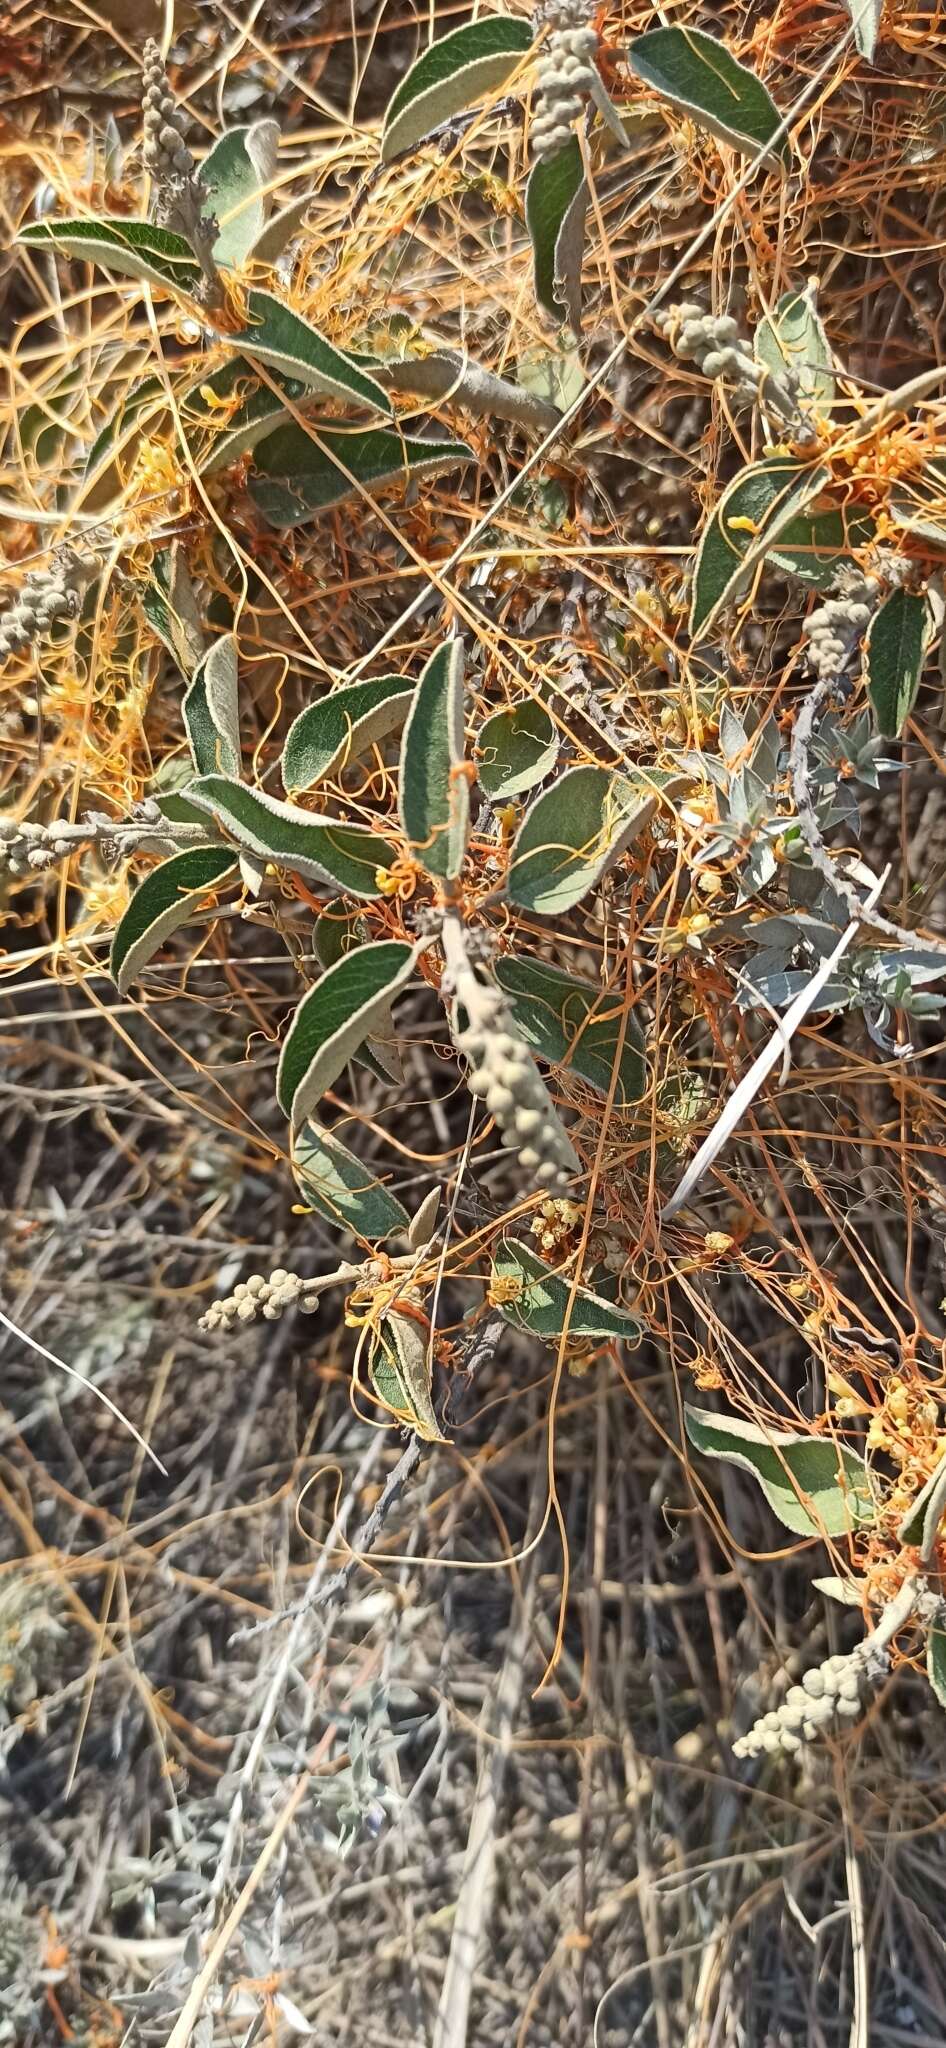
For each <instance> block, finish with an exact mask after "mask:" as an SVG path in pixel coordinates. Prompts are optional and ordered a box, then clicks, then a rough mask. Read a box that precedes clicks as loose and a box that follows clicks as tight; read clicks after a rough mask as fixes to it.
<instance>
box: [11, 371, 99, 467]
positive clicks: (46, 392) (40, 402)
mask: <svg viewBox="0 0 946 2048" xmlns="http://www.w3.org/2000/svg"><path fill="white" fill-rule="evenodd" d="M85 381H86V373H85V368H84V365H83V364H82V362H81V361H80V362H78V363H73V365H72V367H71V368H70V369H67V370H65V371H63V372H61V373H60V374H59V375H58V376H57V375H56V374H55V371H54V373H53V375H52V377H51V378H50V380H49V382H48V383H47V384H46V385H45V388H44V389H42V390H40V391H39V395H38V397H37V399H36V401H35V403H34V404H32V405H27V406H24V408H23V411H22V412H21V413H20V414H19V417H18V419H17V421H16V435H17V439H18V441H19V445H20V447H21V448H22V450H23V454H24V455H25V456H31V457H32V458H33V463H34V464H35V466H36V467H37V468H38V469H45V468H46V467H47V465H49V464H51V463H53V462H59V463H61V461H62V455H63V449H64V447H65V445H66V443H67V441H70V440H73V439H74V438H76V436H75V434H74V430H73V427H72V425H71V421H70V414H71V412H72V410H73V403H74V401H75V399H76V398H77V397H79V396H81V395H82V394H83V393H84V389H85ZM37 388H38V387H37V386H34V389H37ZM30 466H31V467H32V465H30Z"/></svg>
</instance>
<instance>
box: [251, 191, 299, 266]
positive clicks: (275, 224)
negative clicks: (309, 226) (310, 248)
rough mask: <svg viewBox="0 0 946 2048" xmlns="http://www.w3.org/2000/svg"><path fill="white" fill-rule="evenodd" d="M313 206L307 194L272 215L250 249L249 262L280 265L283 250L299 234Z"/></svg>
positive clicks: (291, 201)
mask: <svg viewBox="0 0 946 2048" xmlns="http://www.w3.org/2000/svg"><path fill="white" fill-rule="evenodd" d="M311 204H312V194H311V192H306V193H305V194H304V195H303V197H302V198H301V199H292V200H290V202H289V205H288V206H283V207H281V208H280V210H279V212H278V213H274V214H271V215H270V218H269V220H268V221H267V222H266V226H265V227H264V228H263V230H262V233H261V234H259V235H257V237H256V240H255V242H254V243H253V244H252V246H251V247H250V249H249V251H248V257H247V260H248V261H249V262H250V263H278V261H279V258H280V256H281V255H282V253H283V250H284V249H287V248H288V246H289V243H290V242H291V241H292V238H293V236H294V235H297V234H298V233H299V230H300V228H301V226H302V223H303V220H304V219H305V216H306V214H307V212H308V210H309V207H310V206H311Z"/></svg>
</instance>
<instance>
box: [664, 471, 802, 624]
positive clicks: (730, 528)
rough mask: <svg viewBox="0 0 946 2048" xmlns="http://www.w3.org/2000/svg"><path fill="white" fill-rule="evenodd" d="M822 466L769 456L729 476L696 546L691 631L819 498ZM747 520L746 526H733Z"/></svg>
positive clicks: (724, 600)
mask: <svg viewBox="0 0 946 2048" xmlns="http://www.w3.org/2000/svg"><path fill="white" fill-rule="evenodd" d="M827 478H828V472H827V470H826V469H825V468H823V467H822V466H820V465H819V466H818V467H816V468H812V467H811V466H810V465H809V466H807V467H806V466H805V464H803V463H800V462H796V460H795V458H794V457H793V456H791V455H770V456H767V457H766V459H765V461H763V462H756V463H753V464H752V465H751V466H750V467H749V468H748V469H742V470H740V472H739V475H738V476H736V477H734V478H733V481H732V483H731V484H729V485H728V486H727V488H726V490H725V491H724V492H723V495H722V497H721V498H720V501H719V504H718V505H717V506H715V508H714V510H713V512H712V513H711V515H710V518H709V520H708V522H707V525H706V527H705V528H704V531H703V535H702V538H701V540H700V543H699V547H698V549H697V556H696V566H695V569H694V574H693V602H692V607H691V611H690V632H691V634H692V635H693V638H694V639H697V638H699V637H700V636H701V635H703V634H705V633H706V632H707V631H708V630H709V627H710V626H711V625H712V624H713V622H714V620H715V619H716V616H717V614H718V613H719V612H720V611H721V610H722V608H723V606H724V605H725V604H727V603H729V601H730V600H731V599H732V598H734V597H735V596H736V594H737V591H738V590H739V589H740V588H741V586H742V585H743V583H744V582H745V581H746V580H747V579H748V577H749V576H750V575H751V573H752V570H753V569H754V568H755V566H756V564H757V563H759V562H760V561H761V560H762V558H763V556H764V555H766V554H768V553H769V551H770V549H771V548H772V546H773V543H774V542H775V541H776V540H778V539H779V537H780V535H781V533H782V531H783V529H784V528H785V527H786V526H787V525H788V523H789V521H790V520H792V519H794V518H795V517H796V515H797V514H798V513H799V512H803V511H804V509H805V507H806V505H809V504H810V503H811V501H812V499H813V498H816V497H817V496H818V493H819V491H821V490H823V488H824V485H825V483H826V482H827ZM734 520H735V521H740V522H741V521H742V520H747V521H748V522H749V523H748V526H746V527H743V526H742V525H741V524H737V525H733V521H734Z"/></svg>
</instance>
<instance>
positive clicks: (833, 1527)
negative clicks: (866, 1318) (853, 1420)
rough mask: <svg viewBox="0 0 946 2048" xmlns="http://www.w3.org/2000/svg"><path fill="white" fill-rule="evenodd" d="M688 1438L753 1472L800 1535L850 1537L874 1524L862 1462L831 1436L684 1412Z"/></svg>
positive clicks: (699, 1411) (700, 1411)
mask: <svg viewBox="0 0 946 2048" xmlns="http://www.w3.org/2000/svg"><path fill="white" fill-rule="evenodd" d="M684 1415H685V1418H686V1429H687V1436H688V1437H689V1439H690V1442H691V1444H693V1445H695V1447H696V1449H697V1450H698V1451H702V1452H703V1454H704V1456H705V1457H708V1458H721V1459H722V1460H723V1462H724V1464H727V1465H738V1466H739V1468H740V1470H741V1471H743V1472H751V1473H752V1476H753V1478H754V1479H757V1480H758V1482H759V1485H760V1486H761V1488H762V1491H763V1493H764V1494H765V1497H766V1500H767V1501H768V1503H769V1506H770V1507H771V1508H772V1509H773V1510H774V1512H775V1514H777V1516H778V1518H779V1521H780V1522H783V1523H784V1525H785V1527H786V1529H792V1530H794V1532H795V1534H796V1535H798V1536H846V1535H847V1533H848V1531H849V1530H851V1529H860V1528H864V1527H865V1526H866V1525H867V1524H868V1523H870V1522H872V1521H873V1520H874V1503H873V1501H872V1499H871V1493H870V1485H869V1482H868V1477H867V1471H866V1467H865V1465H864V1461H863V1459H862V1458H859V1457H858V1456H857V1455H856V1453H855V1452H854V1451H849V1450H848V1449H847V1448H846V1447H845V1446H844V1445H842V1444H835V1443H832V1442H831V1440H830V1438H828V1437H809V1436H795V1435H790V1434H786V1433H782V1432H781V1431H779V1430H765V1429H761V1428H760V1427H759V1426H758V1424H757V1423H754V1422H744V1421H742V1419H741V1418H740V1417H739V1416H735V1415H714V1414H712V1412H711V1411H710V1410H709V1409H707V1408H690V1407H687V1408H685V1409H684Z"/></svg>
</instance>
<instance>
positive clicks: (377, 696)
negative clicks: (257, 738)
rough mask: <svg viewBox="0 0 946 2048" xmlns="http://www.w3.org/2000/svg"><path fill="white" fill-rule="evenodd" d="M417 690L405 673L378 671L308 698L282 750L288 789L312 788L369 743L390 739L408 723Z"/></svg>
mask: <svg viewBox="0 0 946 2048" xmlns="http://www.w3.org/2000/svg"><path fill="white" fill-rule="evenodd" d="M413 690H414V684H413V683H410V682H408V681H407V680H406V679H405V677H404V676H374V677H373V678H372V679H371V681H370V682H366V683H351V684H349V685H347V686H344V687H343V688H342V689H340V690H331V691H330V692H329V694H328V696H327V697H320V698H319V701H318V703H317V704H307V705H306V708H305V710H304V711H300V713H299V716H298V718H297V719H295V720H294V721H293V723H292V725H291V726H290V728H289V731H288V733H287V734H286V744H285V746H284V747H283V751H282V765H281V773H282V781H283V788H284V789H285V790H286V792H287V794H288V795H289V796H291V795H292V794H293V792H294V791H296V790H300V789H311V788H312V786H313V784H314V783H316V782H321V781H323V780H324V778H325V776H327V775H334V774H335V773H336V771H337V770H338V769H340V768H345V767H347V765H348V763H349V761H355V760H357V759H358V756H359V755H360V754H363V753H364V751H365V748H366V747H370V746H373V745H374V744H375V742H376V741H378V740H383V739H387V736H388V734H389V733H392V732H394V731H395V730H396V728H397V727H398V726H399V725H402V724H403V722H404V719H405V718H406V716H407V709H408V705H409V704H410V701H411V696H412V694H413Z"/></svg>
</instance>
